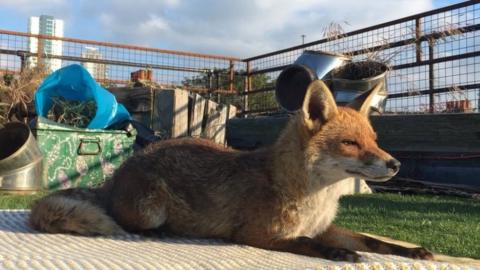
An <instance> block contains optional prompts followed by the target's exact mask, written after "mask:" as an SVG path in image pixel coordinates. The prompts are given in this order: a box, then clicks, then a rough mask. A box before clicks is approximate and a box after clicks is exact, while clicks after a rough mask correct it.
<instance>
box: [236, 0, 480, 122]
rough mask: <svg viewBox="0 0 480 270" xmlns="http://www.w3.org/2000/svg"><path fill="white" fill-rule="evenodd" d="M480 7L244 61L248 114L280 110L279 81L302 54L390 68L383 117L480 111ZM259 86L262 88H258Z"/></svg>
mask: <svg viewBox="0 0 480 270" xmlns="http://www.w3.org/2000/svg"><path fill="white" fill-rule="evenodd" d="M479 49H480V3H478V1H467V2H463V3H460V4H456V5H452V6H449V7H445V8H441V9H437V10H432V11H429V12H425V13H421V14H417V15H413V16H410V17H406V18H403V19H399V20H395V21H391V22H387V23H383V24H379V25H376V26H372V27H368V28H365V29H361V30H357V31H353V32H349V33H338V31H336V32H335V34H334V36H329V33H328V32H327V33H326V37H325V38H324V39H322V40H318V41H315V42H311V43H308V44H304V45H300V46H296V47H292V48H288V49H283V50H280V51H276V52H271V53H267V54H264V55H260V56H256V57H252V58H248V59H245V61H246V62H247V67H248V68H249V69H248V74H247V81H250V82H251V83H250V84H248V85H247V88H246V90H247V91H245V92H244V93H243V95H245V96H247V97H248V98H247V100H248V102H246V103H245V106H246V107H245V108H244V109H245V111H246V112H247V113H248V112H251V113H258V112H271V111H278V110H280V108H279V107H278V104H277V103H276V102H275V99H274V98H273V97H274V89H275V80H276V78H277V77H278V75H279V74H280V71H281V70H282V69H284V68H285V67H286V66H288V65H290V64H292V63H293V62H294V61H295V60H296V59H297V58H298V57H299V56H300V55H301V54H302V52H303V51H304V50H320V51H329V52H335V53H342V54H346V55H349V56H352V59H353V61H360V60H365V59H370V60H374V61H379V62H383V63H386V64H387V65H388V66H389V67H390V69H391V70H390V71H389V73H388V74H387V89H388V92H389V96H388V99H387V103H386V109H385V113H442V112H448V113H453V112H478V111H479V89H480V84H479V80H480V74H479V72H480V50H479ZM256 81H261V82H262V83H256Z"/></svg>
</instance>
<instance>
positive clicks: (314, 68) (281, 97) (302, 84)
mask: <svg viewBox="0 0 480 270" xmlns="http://www.w3.org/2000/svg"><path fill="white" fill-rule="evenodd" d="M349 60H350V58H348V57H347V56H344V55H341V54H333V53H328V52H322V51H304V52H303V53H302V55H301V56H300V57H299V58H298V59H297V60H296V61H295V62H294V63H293V65H290V66H288V67H287V68H285V69H284V70H283V71H282V72H281V73H280V75H279V76H278V78H277V82H276V87H275V97H276V99H277V102H278V103H279V104H280V106H282V107H283V108H284V109H285V110H287V111H296V110H298V109H299V108H300V107H301V106H302V104H303V99H304V97H305V93H306V91H307V88H308V85H309V84H310V83H311V82H312V81H313V80H316V79H323V78H324V77H325V75H327V74H328V73H329V72H330V71H331V70H332V69H334V68H337V67H339V66H341V65H342V64H344V63H345V62H346V61H349Z"/></svg>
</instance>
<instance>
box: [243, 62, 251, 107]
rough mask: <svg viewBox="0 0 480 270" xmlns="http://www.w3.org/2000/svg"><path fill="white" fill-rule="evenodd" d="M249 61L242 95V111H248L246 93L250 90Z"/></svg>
mask: <svg viewBox="0 0 480 270" xmlns="http://www.w3.org/2000/svg"><path fill="white" fill-rule="evenodd" d="M250 76H251V75H250V61H247V70H246V73H245V87H244V88H245V89H244V90H245V93H244V95H243V111H248V92H249V91H250V90H251V87H252V85H251V78H250Z"/></svg>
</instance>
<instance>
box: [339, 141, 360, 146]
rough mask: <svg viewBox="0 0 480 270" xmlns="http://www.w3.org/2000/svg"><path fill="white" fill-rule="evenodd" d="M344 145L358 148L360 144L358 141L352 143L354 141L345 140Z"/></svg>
mask: <svg viewBox="0 0 480 270" xmlns="http://www.w3.org/2000/svg"><path fill="white" fill-rule="evenodd" d="M342 144H344V145H348V146H358V143H357V142H356V141H352V140H343V141H342Z"/></svg>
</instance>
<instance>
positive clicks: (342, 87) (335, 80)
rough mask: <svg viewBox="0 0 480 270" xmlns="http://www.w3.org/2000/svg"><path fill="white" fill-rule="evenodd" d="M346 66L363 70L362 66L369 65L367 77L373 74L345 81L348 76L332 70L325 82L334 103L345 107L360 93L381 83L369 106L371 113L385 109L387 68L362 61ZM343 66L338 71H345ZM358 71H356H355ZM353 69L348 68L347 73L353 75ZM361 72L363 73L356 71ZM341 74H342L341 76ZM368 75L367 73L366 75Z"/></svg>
mask: <svg viewBox="0 0 480 270" xmlns="http://www.w3.org/2000/svg"><path fill="white" fill-rule="evenodd" d="M347 65H352V66H353V67H358V69H364V67H363V66H366V65H370V66H373V67H372V69H373V70H372V71H371V72H370V74H369V75H372V74H374V75H373V76H370V77H365V78H361V79H358V78H355V79H345V77H346V78H349V74H345V73H346V72H341V71H337V70H333V71H332V72H331V76H330V78H329V79H327V80H326V83H327V84H328V85H329V87H330V90H331V91H332V93H333V96H334V97H335V101H336V102H337V104H338V105H346V104H348V103H349V102H351V101H352V100H353V99H355V98H356V97H357V96H359V95H361V94H362V93H364V92H366V91H369V90H371V89H372V88H374V87H375V86H376V85H377V84H378V83H380V82H382V81H383V82H384V83H383V88H382V89H381V90H380V92H379V93H378V94H377V95H376V96H375V97H374V98H373V100H372V102H371V104H370V106H371V108H372V112H375V111H376V112H380V113H381V112H383V111H384V109H385V104H386V101H387V96H388V93H387V81H386V74H387V71H388V67H387V66H386V65H385V64H383V63H380V62H373V61H364V62H356V63H349V64H347ZM345 68H346V67H345V66H342V67H340V68H338V70H341V69H345ZM357 71H358V70H357ZM357 71H355V68H350V71H349V73H355V72H357ZM358 72H363V73H365V71H358ZM342 73H343V74H342ZM366 74H368V73H366Z"/></svg>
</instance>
